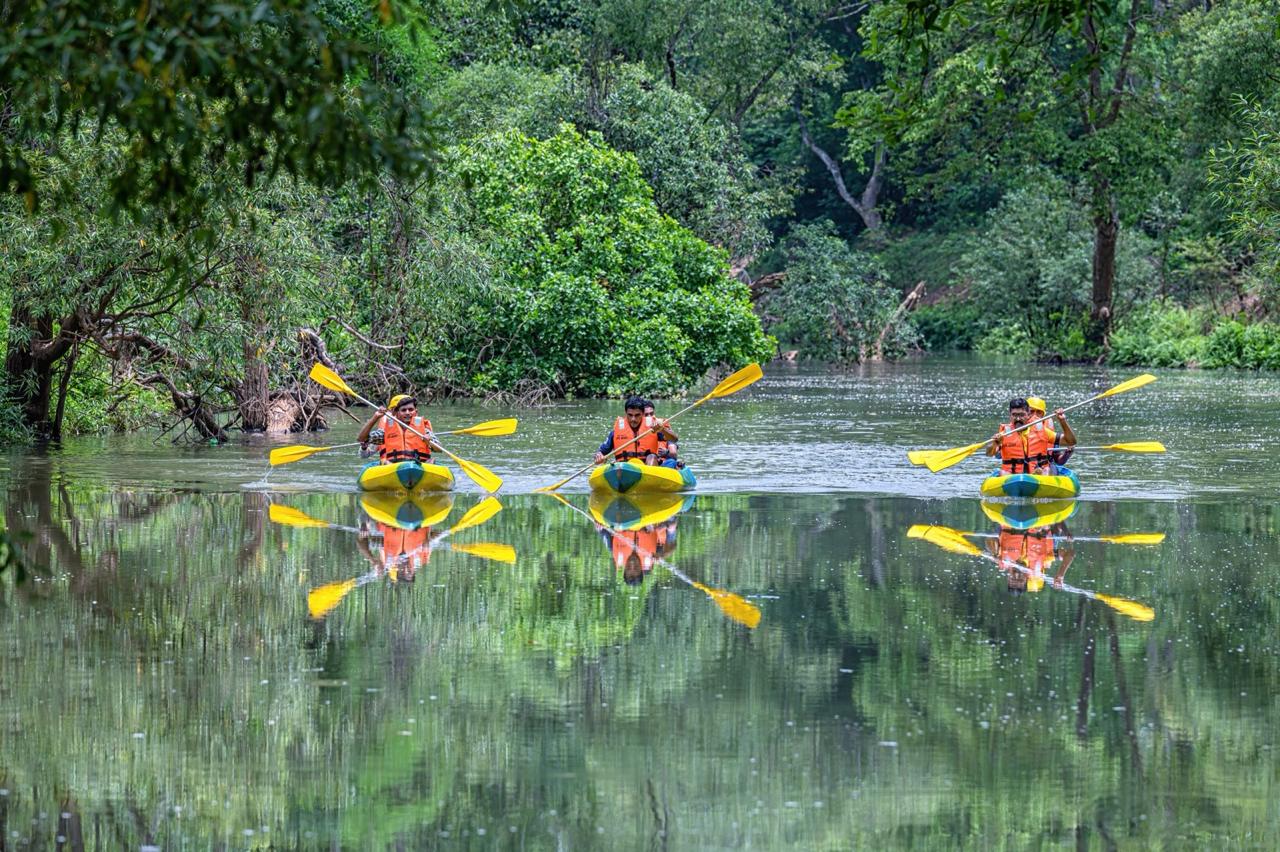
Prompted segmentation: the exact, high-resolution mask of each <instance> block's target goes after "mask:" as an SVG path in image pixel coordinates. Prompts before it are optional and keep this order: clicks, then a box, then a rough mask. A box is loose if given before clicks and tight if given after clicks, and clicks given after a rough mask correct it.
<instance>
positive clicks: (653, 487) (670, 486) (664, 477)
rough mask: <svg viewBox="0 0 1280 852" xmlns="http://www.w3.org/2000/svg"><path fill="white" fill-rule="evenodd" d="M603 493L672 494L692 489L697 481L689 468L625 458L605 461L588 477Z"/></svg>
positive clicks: (597, 490) (592, 485)
mask: <svg viewBox="0 0 1280 852" xmlns="http://www.w3.org/2000/svg"><path fill="white" fill-rule="evenodd" d="M587 482H588V483H589V484H590V485H591V490H592V491H594V492H598V493H601V494H672V493H675V492H677V491H692V490H693V487H694V486H695V485H697V484H698V480H697V479H695V478H694V476H693V471H692V470H690V469H689V468H687V467H682V468H678V469H677V468H674V467H662V466H661V465H648V464H644V463H642V462H634V461H624V462H609V463H608V464H602V465H600V466H599V467H597V468H596V469H595V470H593V471H591V477H590V479H588V480H587Z"/></svg>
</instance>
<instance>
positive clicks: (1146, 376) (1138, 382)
mask: <svg viewBox="0 0 1280 852" xmlns="http://www.w3.org/2000/svg"><path fill="white" fill-rule="evenodd" d="M1155 380H1156V377H1155V376H1153V375H1151V374H1150V373H1143V374H1142V375H1141V376H1137V377H1135V378H1132V379H1130V380H1129V381H1127V382H1121V383H1120V384H1118V385H1116V386H1115V387H1113V388H1111V389H1110V390H1107V391H1103V392H1102V393H1100V394H1098V395H1097V396H1096V397H1094V399H1102V398H1103V397H1107V396H1115V395H1116V394H1118V393H1124V392H1125V391H1131V390H1136V389H1138V388H1140V387H1142V386H1143V385H1149V384H1151V383H1152V382H1154V381H1155Z"/></svg>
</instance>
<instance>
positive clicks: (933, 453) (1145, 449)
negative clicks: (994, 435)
mask: <svg viewBox="0 0 1280 852" xmlns="http://www.w3.org/2000/svg"><path fill="white" fill-rule="evenodd" d="M987 443H988V442H984V443H983V446H986V444H987ZM979 449H981V447H979ZM1066 450H1072V451H1075V450H1110V451H1112V452H1117V453H1163V452H1165V447H1164V444H1162V443H1160V442H1159V441H1129V442H1128V443H1124V444H1107V445H1106V446H1104V447H1080V446H1074V447H1054V448H1053V451H1058V452H1062V451H1066ZM951 452H954V451H953V450H911V451H910V452H908V453H907V458H908V459H910V460H911V463H912V464H916V465H921V464H923V465H927V464H928V459H930V458H934V457H937V456H938V455H939V454H941V453H951Z"/></svg>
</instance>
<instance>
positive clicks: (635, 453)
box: [613, 417, 664, 461]
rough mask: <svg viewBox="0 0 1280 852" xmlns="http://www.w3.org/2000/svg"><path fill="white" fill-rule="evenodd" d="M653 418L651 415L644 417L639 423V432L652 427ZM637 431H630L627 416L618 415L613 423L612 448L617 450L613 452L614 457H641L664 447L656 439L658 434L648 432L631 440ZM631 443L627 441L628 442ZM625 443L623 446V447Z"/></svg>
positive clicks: (655, 452)
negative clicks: (638, 438) (637, 438)
mask: <svg viewBox="0 0 1280 852" xmlns="http://www.w3.org/2000/svg"><path fill="white" fill-rule="evenodd" d="M653 425H654V420H653V418H652V417H646V418H645V419H644V420H643V421H642V422H641V424H640V432H643V431H645V430H646V429H652V428H653ZM637 434H639V433H637V432H634V431H632V429H631V427H630V426H629V425H628V424H627V418H625V417H619V418H618V419H617V420H615V421H614V423H613V448H614V449H615V450H618V451H617V452H616V453H614V456H613V457H614V458H615V459H617V460H618V461H626V460H627V459H643V458H644V457H645V456H647V455H649V454H650V453H654V454H655V455H656V454H657V452H658V451H659V450H661V449H664V443H663V442H662V441H660V440H658V436H657V435H656V434H655V433H653V432H650V433H649V434H648V435H645V436H644V437H643V438H641V439H640V440H638V441H632V440H631V439H632V438H634V437H635V436H636V435H637ZM629 441H630V442H631V443H628V442H629ZM624 445H625V447H624ZM619 447H624V448H623V449H618V448H619Z"/></svg>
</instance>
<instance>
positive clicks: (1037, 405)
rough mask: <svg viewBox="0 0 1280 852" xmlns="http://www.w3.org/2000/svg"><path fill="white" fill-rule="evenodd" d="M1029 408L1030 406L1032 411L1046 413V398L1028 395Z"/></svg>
mask: <svg viewBox="0 0 1280 852" xmlns="http://www.w3.org/2000/svg"><path fill="white" fill-rule="evenodd" d="M1027 408H1030V409H1031V410H1032V411H1039V412H1040V413H1041V414H1044V413H1045V412H1046V411H1047V410H1048V409H1047V408H1045V404H1044V400H1043V399H1041V398H1040V397H1038V396H1029V397H1027Z"/></svg>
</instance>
